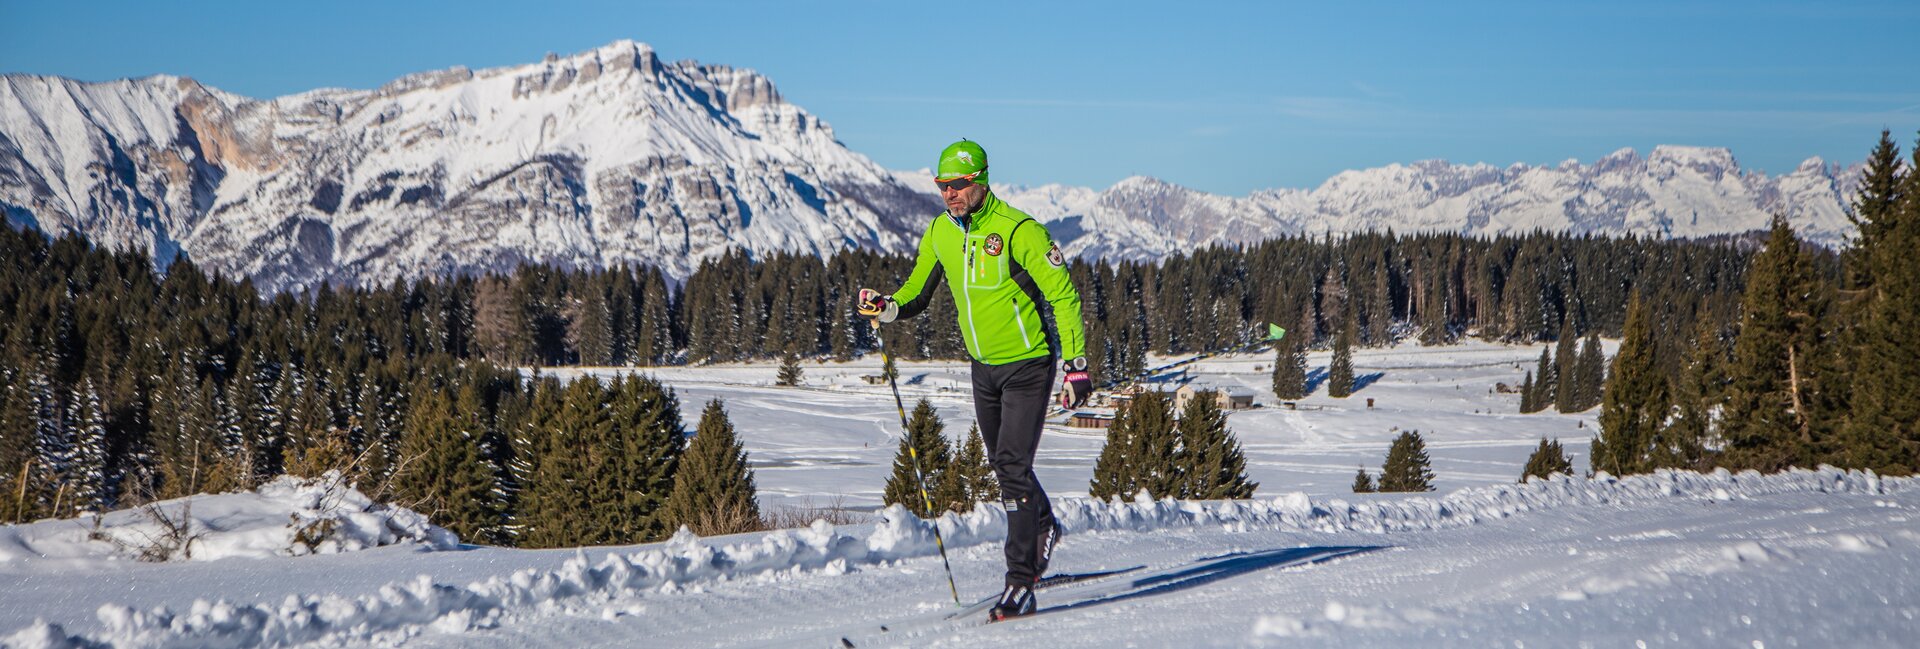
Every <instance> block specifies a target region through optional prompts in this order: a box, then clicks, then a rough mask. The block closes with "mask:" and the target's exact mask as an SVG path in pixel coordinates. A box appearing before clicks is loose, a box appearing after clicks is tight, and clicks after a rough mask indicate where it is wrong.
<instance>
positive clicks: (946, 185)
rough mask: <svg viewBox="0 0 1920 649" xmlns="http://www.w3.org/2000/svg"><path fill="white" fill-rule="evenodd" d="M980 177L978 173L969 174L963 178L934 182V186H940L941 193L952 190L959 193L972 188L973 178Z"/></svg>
mask: <svg viewBox="0 0 1920 649" xmlns="http://www.w3.org/2000/svg"><path fill="white" fill-rule="evenodd" d="M981 171H985V170H984V169H982V170H981ZM978 175H980V173H979V172H977V171H976V172H974V173H971V174H967V175H965V176H961V177H959V178H955V179H953V180H935V181H933V184H935V185H939V186H940V190H941V191H946V190H949V189H951V190H953V191H956V192H957V191H960V190H963V189H966V188H968V187H972V186H973V177H974V176H978Z"/></svg>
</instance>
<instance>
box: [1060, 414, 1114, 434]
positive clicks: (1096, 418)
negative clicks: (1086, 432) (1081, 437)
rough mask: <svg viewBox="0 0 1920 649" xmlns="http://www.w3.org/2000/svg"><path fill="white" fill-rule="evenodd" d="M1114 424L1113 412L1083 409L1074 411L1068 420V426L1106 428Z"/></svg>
mask: <svg viewBox="0 0 1920 649" xmlns="http://www.w3.org/2000/svg"><path fill="white" fill-rule="evenodd" d="M1112 425H1113V413H1110V412H1098V411H1090V410H1083V411H1080V412H1076V413H1073V418H1072V419H1069V420H1067V427H1068V428H1092V429H1101V430H1104V429H1106V428H1107V427H1109V426H1112Z"/></svg>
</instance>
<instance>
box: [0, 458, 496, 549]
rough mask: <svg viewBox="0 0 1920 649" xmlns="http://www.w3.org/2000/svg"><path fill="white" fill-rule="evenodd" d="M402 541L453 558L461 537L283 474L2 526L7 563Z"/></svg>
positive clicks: (334, 483) (405, 512)
mask: <svg viewBox="0 0 1920 649" xmlns="http://www.w3.org/2000/svg"><path fill="white" fill-rule="evenodd" d="M397 543H416V544H419V545H420V546H421V547H424V548H427V549H431V550H450V549H454V548H457V547H459V545H460V539H459V538H458V537H456V536H454V534H453V533H452V532H449V531H447V530H445V529H443V528H440V527H436V526H434V525H433V524H432V523H430V522H428V520H427V517H426V516H424V515H422V514H420V513H418V512H415V511H413V510H410V509H406V508H404V507H395V506H390V505H383V504H378V503H375V502H373V500H372V499H371V498H368V497H367V495H366V494H363V493H360V492H359V491H358V490H355V489H354V488H353V487H350V486H347V485H346V484H345V483H344V481H343V480H342V479H341V477H340V475H339V474H338V473H333V472H329V473H328V474H326V475H325V476H322V477H320V478H296V477H292V476H282V477H280V478H278V479H276V480H274V481H273V482H270V483H267V484H265V485H261V486H260V487H259V488H258V489H255V490H253V491H250V492H246V493H230V494H217V495H196V496H190V497H187V498H176V499H173V500H165V501H160V502H157V503H153V504H152V505H148V506H145V507H139V508H135V509H126V510H120V511H115V512H108V513H105V514H88V515H85V516H81V517H79V518H70V519H64V520H45V521H39V522H35V523H29V524H25V525H9V526H5V527H0V562H7V561H44V560H62V561H82V562H84V561H115V560H126V559H137V560H147V561H213V560H217V559H226V558H229V557H251V558H266V557H289V556H302V555H309V554H333V553H339V552H352V551H355V550H364V549H367V548H371V547H377V546H382V545H393V544H397Z"/></svg>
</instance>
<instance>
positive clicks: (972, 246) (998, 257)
mask: <svg viewBox="0 0 1920 649" xmlns="http://www.w3.org/2000/svg"><path fill="white" fill-rule="evenodd" d="M1009 254H1010V252H1009V251H1008V250H1007V244H1006V240H1005V239H1004V238H1002V237H1001V236H1000V233H998V232H989V233H986V234H969V235H967V250H966V255H967V258H966V265H965V267H964V269H963V270H962V271H961V272H963V273H965V275H966V284H967V288H999V287H1000V285H1001V284H1005V283H1006V282H1007V275H1008V273H1007V267H1008V264H1007V258H1008V255H1009Z"/></svg>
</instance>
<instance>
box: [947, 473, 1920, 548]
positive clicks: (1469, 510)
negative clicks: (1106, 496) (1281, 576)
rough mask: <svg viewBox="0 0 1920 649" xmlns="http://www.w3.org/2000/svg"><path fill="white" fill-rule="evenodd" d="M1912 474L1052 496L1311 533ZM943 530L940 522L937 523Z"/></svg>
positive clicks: (1134, 521) (1800, 489) (1861, 484)
mask: <svg viewBox="0 0 1920 649" xmlns="http://www.w3.org/2000/svg"><path fill="white" fill-rule="evenodd" d="M1911 484H1913V480H1912V479H1910V478H1882V477H1880V476H1878V475H1875V474H1874V473H1873V472H1871V471H1867V472H1861V471H1842V470H1840V469H1836V468H1833V467H1830V466H1822V467H1820V468H1819V469H1817V470H1804V469H1795V470H1792V471H1787V472H1784V473H1777V474H1771V475H1762V474H1760V473H1757V472H1753V471H1745V472H1741V473H1737V474H1736V473H1730V472H1728V471H1727V470H1725V469H1720V470H1716V471H1714V472H1713V473H1695V472H1691V471H1671V470H1662V471H1659V472H1656V473H1652V474H1648V475H1636V476H1628V477H1625V478H1615V477H1613V476H1610V475H1607V474H1605V473H1601V474H1599V475H1597V476H1595V477H1593V478H1592V479H1584V478H1574V477H1572V476H1568V475H1565V474H1562V475H1558V476H1555V477H1554V478H1552V479H1550V480H1540V479H1533V480H1529V481H1528V482H1527V483H1526V484H1511V485H1494V486H1486V487H1469V488H1465V489H1460V490H1457V491H1455V492H1453V493H1451V494H1447V495H1446V496H1444V497H1441V498H1432V497H1426V496H1407V497H1389V498H1386V499H1369V500H1364V501H1359V502H1348V501H1345V500H1341V499H1331V500H1325V501H1315V500H1313V499H1311V498H1309V497H1307V495H1306V494H1304V493H1291V494H1286V495H1283V496H1280V497H1277V498H1273V499H1270V500H1246V501H1225V502H1195V501H1179V500H1173V499H1166V500H1160V501H1154V500H1152V499H1149V498H1146V497H1145V495H1144V494H1142V495H1141V496H1139V497H1137V498H1136V499H1135V500H1134V501H1133V502H1130V503H1129V502H1122V501H1121V500H1119V499H1118V498H1116V499H1113V500H1111V501H1108V502H1101V501H1098V500H1082V499H1067V500H1062V501H1058V502H1056V503H1055V504H1054V512H1055V515H1057V516H1059V517H1060V521H1061V523H1063V524H1064V525H1065V526H1066V527H1067V530H1068V531H1069V532H1077V531H1092V530H1134V531H1147V530H1152V529H1157V528H1164V527H1185V526H1194V525H1238V526H1249V527H1251V526H1259V527H1264V528H1279V529H1297V530H1303V531H1314V532H1343V531H1357V532H1382V533H1384V532H1399V531H1410V530H1433V529H1446V528H1454V527H1462V526H1466V525H1473V524H1475V523H1479V522H1481V521H1487V520H1497V519H1501V518H1506V517H1509V516H1513V515H1515V514H1519V513H1524V512H1529V511H1534V510H1540V509H1553V508H1559V507H1568V506H1588V505H1606V504H1627V503H1633V502H1639V501H1647V500H1656V499H1672V498H1693V499H1710V500H1729V499H1734V498H1747V497H1752V496H1762V495H1768V494H1780V493H1844V494H1884V493H1888V492H1890V491H1894V490H1898V489H1904V488H1908V486H1909V485H1911ZM943 529H944V528H943Z"/></svg>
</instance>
